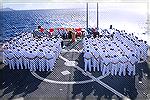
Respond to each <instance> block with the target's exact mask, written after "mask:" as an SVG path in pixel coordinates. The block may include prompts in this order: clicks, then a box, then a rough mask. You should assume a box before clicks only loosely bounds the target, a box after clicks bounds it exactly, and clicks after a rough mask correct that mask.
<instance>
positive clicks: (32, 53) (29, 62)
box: [3, 33, 62, 71]
mask: <svg viewBox="0 0 150 100" xmlns="http://www.w3.org/2000/svg"><path fill="white" fill-rule="evenodd" d="M61 41H62V39H61V38H60V37H52V38H47V37H42V38H34V37H33V34H31V33H23V34H22V35H20V36H17V37H15V38H13V39H12V40H11V41H10V42H7V43H6V44H5V45H4V47H3V48H4V52H3V58H4V59H3V62H4V63H5V64H6V65H8V66H9V68H10V69H29V70H30V71H36V70H39V71H52V70H53V67H54V63H55V61H56V59H57V58H58V56H59V54H60V52H61Z"/></svg>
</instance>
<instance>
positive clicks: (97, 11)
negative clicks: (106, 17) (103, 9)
mask: <svg viewBox="0 0 150 100" xmlns="http://www.w3.org/2000/svg"><path fill="white" fill-rule="evenodd" d="M98 20H99V19H98V2H97V29H99V27H98Z"/></svg>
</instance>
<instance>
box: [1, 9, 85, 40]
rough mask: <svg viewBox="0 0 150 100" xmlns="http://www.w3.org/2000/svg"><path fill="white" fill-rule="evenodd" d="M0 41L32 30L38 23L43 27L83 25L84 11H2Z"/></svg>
mask: <svg viewBox="0 0 150 100" xmlns="http://www.w3.org/2000/svg"><path fill="white" fill-rule="evenodd" d="M0 13H1V15H2V17H1V19H0V20H1V21H0V23H1V27H2V28H0V29H1V34H0V41H1V42H3V41H7V40H9V39H10V37H14V36H16V35H19V34H21V33H22V32H32V31H33V30H34V29H36V28H37V26H38V25H41V26H43V27H44V28H46V29H48V28H51V27H53V28H59V27H85V26H86V21H85V20H86V16H85V15H86V13H85V10H80V9H77V10H76V9H67V10H66V9H61V10H60V9H56V10H20V11H19V10H18V11H2V12H0Z"/></svg>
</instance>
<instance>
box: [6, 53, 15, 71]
mask: <svg viewBox="0 0 150 100" xmlns="http://www.w3.org/2000/svg"><path fill="white" fill-rule="evenodd" d="M6 57H7V59H8V63H9V68H10V69H13V70H14V69H15V60H14V56H13V53H12V52H11V51H9V54H8V55H6Z"/></svg>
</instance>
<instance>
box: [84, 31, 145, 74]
mask: <svg viewBox="0 0 150 100" xmlns="http://www.w3.org/2000/svg"><path fill="white" fill-rule="evenodd" d="M83 46H84V48H83V52H84V63H85V64H84V68H85V69H84V70H85V71H87V70H89V71H96V69H97V71H101V72H102V75H106V74H111V75H117V74H118V75H119V76H121V75H123V76H125V75H126V74H128V75H135V74H136V72H135V67H136V66H135V65H136V64H137V63H140V62H141V61H146V60H147V51H148V45H147V42H146V41H143V40H138V37H136V36H134V35H133V34H127V33H126V32H125V31H121V32H120V31H119V30H113V29H109V30H106V31H103V32H102V35H100V36H97V37H96V38H93V36H92V37H88V36H87V37H84V38H83Z"/></svg>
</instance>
